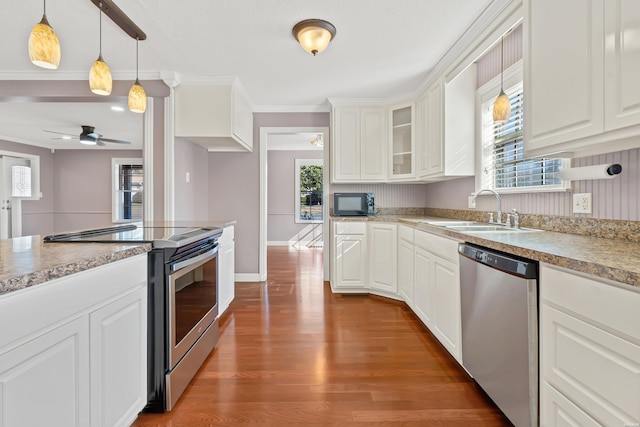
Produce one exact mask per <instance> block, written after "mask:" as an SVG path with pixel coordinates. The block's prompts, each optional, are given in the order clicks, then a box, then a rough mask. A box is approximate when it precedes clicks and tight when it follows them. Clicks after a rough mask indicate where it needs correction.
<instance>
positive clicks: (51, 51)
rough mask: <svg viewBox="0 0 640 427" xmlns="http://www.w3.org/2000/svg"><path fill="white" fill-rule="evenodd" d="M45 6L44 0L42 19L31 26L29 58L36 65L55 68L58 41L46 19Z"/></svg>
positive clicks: (56, 64) (58, 52) (56, 65)
mask: <svg viewBox="0 0 640 427" xmlns="http://www.w3.org/2000/svg"><path fill="white" fill-rule="evenodd" d="M46 8H47V3H46V0H45V2H44V13H43V14H42V20H41V21H40V22H39V23H37V24H36V25H35V27H33V30H31V35H30V36H29V59H31V62H33V63H34V64H35V65H37V66H38V67H42V68H47V69H50V70H55V69H56V68H58V65H60V41H59V40H58V36H57V35H56V32H55V31H53V28H51V25H49V21H47V9H46Z"/></svg>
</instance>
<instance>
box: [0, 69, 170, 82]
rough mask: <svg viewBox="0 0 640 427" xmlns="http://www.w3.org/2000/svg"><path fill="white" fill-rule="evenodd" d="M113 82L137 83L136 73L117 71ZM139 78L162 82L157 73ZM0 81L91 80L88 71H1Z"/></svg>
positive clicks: (112, 74)
mask: <svg viewBox="0 0 640 427" xmlns="http://www.w3.org/2000/svg"><path fill="white" fill-rule="evenodd" d="M111 77H112V78H113V80H131V81H135V79H136V73H135V71H116V72H112V73H111ZM138 78H139V79H140V80H141V81H145V80H161V73H160V72H157V71H147V72H140V73H139V74H138ZM0 80H33V81H37V80H44V81H53V80H65V81H66V80H89V70H87V71H37V70H34V71H0Z"/></svg>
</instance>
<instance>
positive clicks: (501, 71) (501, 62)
mask: <svg viewBox="0 0 640 427" xmlns="http://www.w3.org/2000/svg"><path fill="white" fill-rule="evenodd" d="M503 81H504V37H502V40H501V41H500V91H501V92H504V85H503Z"/></svg>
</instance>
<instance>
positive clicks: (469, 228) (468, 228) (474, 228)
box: [446, 223, 538, 233]
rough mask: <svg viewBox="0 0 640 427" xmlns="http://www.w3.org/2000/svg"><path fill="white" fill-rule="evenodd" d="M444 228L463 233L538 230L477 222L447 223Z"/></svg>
mask: <svg viewBox="0 0 640 427" xmlns="http://www.w3.org/2000/svg"><path fill="white" fill-rule="evenodd" d="M446 228H450V229H451V230H457V231H462V232H465V233H474V232H491V233H522V232H530V231H538V230H534V229H531V228H509V227H505V226H504V225H490V224H487V225H484V224H478V223H476V224H475V225H448V226H446Z"/></svg>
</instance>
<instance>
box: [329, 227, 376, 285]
mask: <svg viewBox="0 0 640 427" xmlns="http://www.w3.org/2000/svg"><path fill="white" fill-rule="evenodd" d="M366 225H367V224H366V223H364V222H336V223H334V227H333V264H334V271H333V279H332V280H331V286H332V287H333V288H334V289H336V290H354V291H358V290H364V289H365V288H366V287H367V276H366V266H367V234H366V232H367V227H366Z"/></svg>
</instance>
